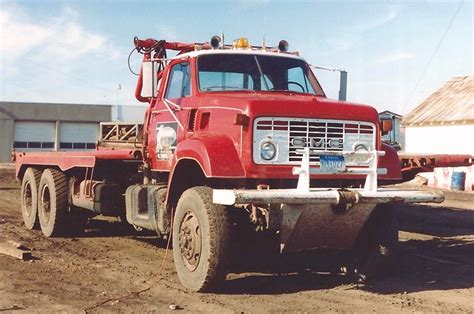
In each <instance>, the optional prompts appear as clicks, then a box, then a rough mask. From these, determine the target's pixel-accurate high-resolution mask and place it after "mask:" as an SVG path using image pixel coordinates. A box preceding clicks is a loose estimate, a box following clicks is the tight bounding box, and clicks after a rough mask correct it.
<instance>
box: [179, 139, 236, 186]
mask: <svg viewBox="0 0 474 314" xmlns="http://www.w3.org/2000/svg"><path fill="white" fill-rule="evenodd" d="M181 159H194V160H195V161H196V162H197V163H198V164H199V165H200V166H201V169H202V171H203V172H204V175H205V176H206V177H207V178H244V177H245V170H244V168H243V167H242V163H241V160H240V157H239V153H238V152H237V149H236V148H235V145H234V142H233V140H232V139H231V138H230V137H229V136H226V135H218V136H215V135H213V136H203V137H193V138H190V139H186V140H184V141H182V142H180V143H179V144H178V146H177V148H176V160H177V161H176V163H175V165H174V168H175V167H176V165H178V164H179V161H180V160H181ZM173 170H174V169H173ZM173 172H174V171H173Z"/></svg>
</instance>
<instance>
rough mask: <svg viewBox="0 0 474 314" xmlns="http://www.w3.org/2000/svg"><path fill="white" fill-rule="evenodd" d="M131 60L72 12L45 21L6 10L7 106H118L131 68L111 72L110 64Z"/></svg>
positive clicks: (3, 72) (0, 31)
mask: <svg viewBox="0 0 474 314" xmlns="http://www.w3.org/2000/svg"><path fill="white" fill-rule="evenodd" d="M126 55H127V49H126V48H123V47H120V46H117V45H115V44H114V43H113V42H112V40H110V39H109V38H107V36H105V35H104V34H101V33H98V32H96V31H94V30H90V29H88V27H87V26H86V24H84V22H83V21H82V17H81V16H80V14H79V13H78V12H77V11H75V10H74V9H73V8H72V7H71V6H67V5H66V6H64V7H62V8H59V9H58V11H56V12H52V13H51V15H50V16H49V17H44V18H41V19H38V18H35V16H34V15H33V14H30V11H28V7H27V6H21V5H19V4H9V5H3V6H1V9H0V91H1V94H0V99H2V100H19V101H54V102H76V103H77V102H83V103H104V102H107V103H114V102H115V101H116V100H115V98H116V91H115V87H114V86H115V85H116V83H118V80H122V79H123V78H119V77H118V76H119V75H118V74H119V73H122V72H120V69H121V68H125V67H126V66H125V63H124V64H123V65H120V66H118V67H110V61H112V60H115V59H118V58H123V60H124V62H126ZM124 81H125V80H123V81H122V83H125V82H124ZM127 101H128V99H127Z"/></svg>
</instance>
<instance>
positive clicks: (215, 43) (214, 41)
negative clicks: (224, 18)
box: [211, 36, 222, 49]
mask: <svg viewBox="0 0 474 314" xmlns="http://www.w3.org/2000/svg"><path fill="white" fill-rule="evenodd" d="M221 42H222V39H221V38H220V37H219V36H212V37H211V47H212V48H213V49H218V48H220V47H221Z"/></svg>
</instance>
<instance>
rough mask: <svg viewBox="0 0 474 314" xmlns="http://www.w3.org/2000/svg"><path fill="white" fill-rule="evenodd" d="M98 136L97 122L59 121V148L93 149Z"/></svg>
mask: <svg viewBox="0 0 474 314" xmlns="http://www.w3.org/2000/svg"><path fill="white" fill-rule="evenodd" d="M98 138H99V124H98V123H78V122H61V124H60V127H59V149H61V150H63V149H95V147H96V142H97V140H98Z"/></svg>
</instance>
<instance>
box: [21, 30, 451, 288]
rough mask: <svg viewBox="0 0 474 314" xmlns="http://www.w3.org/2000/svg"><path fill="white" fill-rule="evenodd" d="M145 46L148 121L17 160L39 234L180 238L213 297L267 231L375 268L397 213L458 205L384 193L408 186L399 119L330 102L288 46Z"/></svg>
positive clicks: (188, 273) (189, 271)
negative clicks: (244, 250) (410, 207)
mask: <svg viewBox="0 0 474 314" xmlns="http://www.w3.org/2000/svg"><path fill="white" fill-rule="evenodd" d="M134 46H135V48H134V50H132V52H134V51H136V52H138V53H141V54H143V60H142V63H141V69H140V73H139V75H138V82H137V87H136V95H135V96H136V98H137V100H138V101H141V102H146V103H148V104H149V106H148V109H147V111H146V114H145V118H144V122H143V124H131V123H120V122H109V123H107V122H104V123H102V124H101V135H100V139H99V141H98V145H97V148H96V149H95V150H85V151H54V152H15V155H14V159H15V163H16V176H17V178H18V179H19V180H20V181H21V211H22V215H23V219H24V223H25V226H26V227H27V228H29V229H33V228H40V229H41V231H42V233H43V234H44V236H46V237H53V236H65V235H68V234H71V232H80V231H83V230H84V228H85V225H86V223H87V221H88V219H90V218H91V217H93V216H96V215H104V216H116V217H122V219H124V220H126V222H127V223H128V224H130V225H133V226H134V227H135V228H136V229H147V230H153V231H156V232H157V234H158V235H159V236H162V237H168V236H169V237H171V241H172V247H173V248H172V250H173V259H174V263H175V266H176V270H177V274H178V277H179V279H180V281H181V283H182V284H183V285H184V286H185V287H186V288H188V289H190V290H194V291H212V290H216V289H218V288H219V285H220V284H222V283H223V281H224V280H225V278H226V275H227V273H228V272H229V271H230V265H231V264H232V262H234V258H233V256H235V252H234V250H235V248H236V247H238V245H235V243H241V244H242V243H243V244H244V246H245V243H248V242H249V241H252V242H253V241H254V240H255V239H259V238H261V237H265V238H266V239H269V243H270V244H268V246H269V247H272V248H275V250H276V251H278V254H285V253H290V252H300V251H313V250H318V249H333V250H337V251H339V250H340V251H344V252H349V253H350V254H351V256H352V257H353V260H354V265H355V268H354V269H357V270H358V271H359V273H361V274H362V273H363V272H364V271H367V272H368V273H370V271H371V270H375V269H378V265H379V264H380V265H384V263H386V262H387V259H389V258H392V257H393V256H394V255H395V253H396V245H397V242H398V228H397V224H396V217H395V213H394V211H395V210H396V205H397V204H399V203H403V202H405V203H413V202H442V201H443V199H444V196H443V194H441V193H437V192H431V191H413V190H400V189H394V188H380V187H379V186H378V185H379V184H378V183H380V182H381V183H390V182H393V183H395V182H397V181H399V180H400V179H401V171H400V162H399V159H398V157H397V153H396V151H395V150H394V149H393V148H391V147H389V146H388V145H386V144H384V143H382V142H381V134H382V133H383V132H387V131H389V130H390V124H389V123H385V122H384V121H379V118H378V114H377V111H376V110H375V109H374V108H372V107H370V106H365V105H358V104H354V103H350V102H345V101H338V100H330V99H328V98H327V97H326V95H325V93H324V91H323V89H322V87H321V85H320V84H319V82H318V80H317V78H316V76H315V75H314V73H313V72H312V70H311V66H310V65H309V64H308V63H307V62H306V61H305V60H304V59H303V58H301V57H300V56H299V54H298V53H296V52H289V51H288V43H287V42H286V41H281V42H280V43H279V45H278V46H276V47H265V45H262V46H252V45H250V44H249V42H248V40H247V39H245V38H239V39H237V40H235V41H234V42H232V43H230V44H225V43H224V42H223V40H222V38H221V37H219V36H214V37H213V38H212V39H211V41H210V43H207V42H206V43H179V42H167V41H165V40H154V39H146V40H140V39H138V38H135V39H134ZM171 51H174V54H175V55H174V56H172V57H168V56H167V53H170V52H171ZM249 230H250V231H249ZM255 243H260V242H255ZM262 249H263V248H262ZM374 257H377V258H376V259H374ZM374 261H376V262H374ZM374 263H375V264H374ZM368 265H369V266H368ZM387 265H388V264H387Z"/></svg>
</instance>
